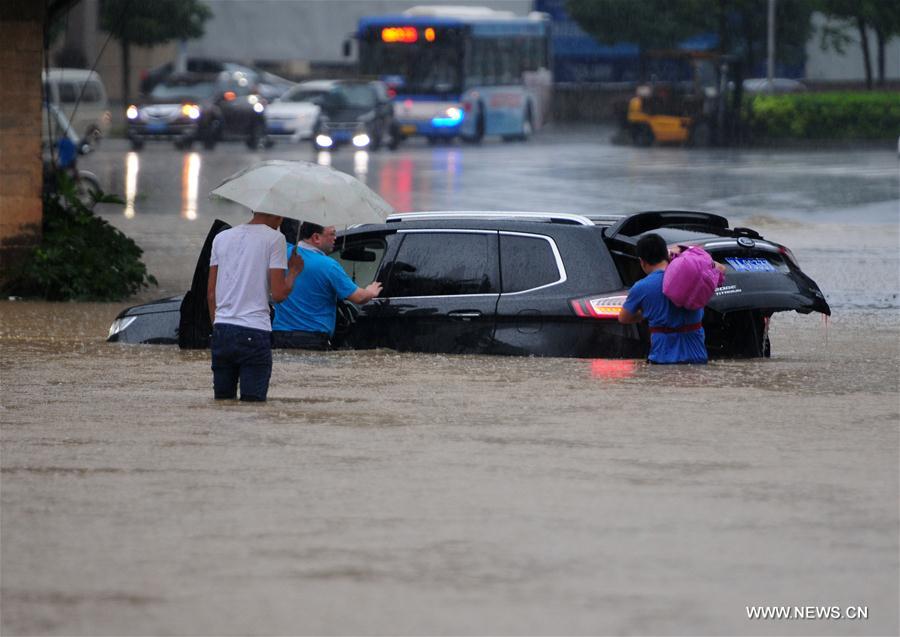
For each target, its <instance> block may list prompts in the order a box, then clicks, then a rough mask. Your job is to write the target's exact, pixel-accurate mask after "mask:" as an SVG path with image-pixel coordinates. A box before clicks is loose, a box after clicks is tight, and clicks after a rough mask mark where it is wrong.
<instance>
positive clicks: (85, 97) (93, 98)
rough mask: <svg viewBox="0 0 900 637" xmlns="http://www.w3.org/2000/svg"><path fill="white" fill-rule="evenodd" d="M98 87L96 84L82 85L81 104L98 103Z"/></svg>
mask: <svg viewBox="0 0 900 637" xmlns="http://www.w3.org/2000/svg"><path fill="white" fill-rule="evenodd" d="M100 95H101V94H100V85H99V84H97V83H96V82H87V83H86V84H85V85H84V93H83V94H82V96H81V101H82V102H99V101H100V99H101V98H100Z"/></svg>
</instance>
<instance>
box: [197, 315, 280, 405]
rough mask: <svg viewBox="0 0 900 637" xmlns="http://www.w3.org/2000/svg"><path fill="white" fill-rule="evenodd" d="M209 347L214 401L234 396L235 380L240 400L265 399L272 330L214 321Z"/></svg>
mask: <svg viewBox="0 0 900 637" xmlns="http://www.w3.org/2000/svg"><path fill="white" fill-rule="evenodd" d="M210 347H211V349H212V372H213V391H214V393H215V397H216V400H227V399H230V398H236V397H237V389H238V382H240V385H241V400H245V401H264V400H265V399H266V394H268V393H269V378H270V377H271V376H272V333H271V332H267V331H264V330H255V329H252V328H249V327H240V326H238V325H230V324H228V323H216V324H215V325H214V326H213V335H212V341H211V343H210Z"/></svg>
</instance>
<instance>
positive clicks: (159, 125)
mask: <svg viewBox="0 0 900 637" xmlns="http://www.w3.org/2000/svg"><path fill="white" fill-rule="evenodd" d="M166 127H167V124H166V123H165V122H150V123H149V124H147V130H149V131H152V132H154V133H158V132H159V131H164V130H166Z"/></svg>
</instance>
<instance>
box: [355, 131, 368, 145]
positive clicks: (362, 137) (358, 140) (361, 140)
mask: <svg viewBox="0 0 900 637" xmlns="http://www.w3.org/2000/svg"><path fill="white" fill-rule="evenodd" d="M369 141H370V140H369V136H368V135H366V134H365V133H357V134H356V135H354V136H353V145H354V146H356V147H357V148H365V147H366V146H368V145H369Z"/></svg>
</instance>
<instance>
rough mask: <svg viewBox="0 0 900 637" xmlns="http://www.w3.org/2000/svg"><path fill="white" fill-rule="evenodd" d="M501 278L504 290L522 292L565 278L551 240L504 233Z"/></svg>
mask: <svg viewBox="0 0 900 637" xmlns="http://www.w3.org/2000/svg"><path fill="white" fill-rule="evenodd" d="M500 272H501V274H500V279H501V281H502V283H503V291H504V292H521V291H522V290H531V289H534V288H538V287H541V286H543V285H549V284H551V283H556V282H557V281H559V280H560V279H561V278H562V275H561V273H560V271H559V267H558V266H557V265H556V257H555V256H554V254H553V248H552V246H551V245H550V242H549V240H547V239H545V238H543V237H526V236H521V235H513V234H505V233H501V234H500Z"/></svg>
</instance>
